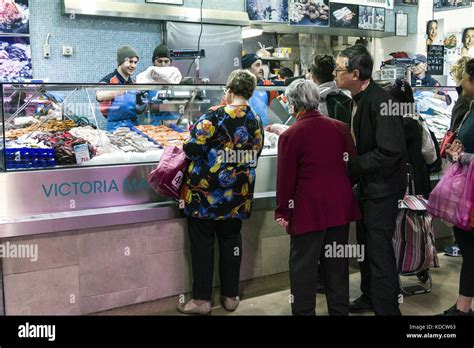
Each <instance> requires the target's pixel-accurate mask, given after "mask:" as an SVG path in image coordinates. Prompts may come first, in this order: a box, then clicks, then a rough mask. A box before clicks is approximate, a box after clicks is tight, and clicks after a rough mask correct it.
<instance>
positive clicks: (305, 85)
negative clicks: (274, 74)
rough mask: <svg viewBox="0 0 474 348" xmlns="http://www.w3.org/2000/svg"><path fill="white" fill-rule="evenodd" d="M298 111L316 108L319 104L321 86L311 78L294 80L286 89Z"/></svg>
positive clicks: (290, 101) (290, 100)
mask: <svg viewBox="0 0 474 348" xmlns="http://www.w3.org/2000/svg"><path fill="white" fill-rule="evenodd" d="M285 95H286V97H287V98H288V101H289V103H290V105H292V106H293V107H294V108H295V111H296V112H301V111H312V110H316V109H317V108H318V106H319V88H318V86H317V85H316V84H315V83H314V82H313V81H310V80H304V79H298V80H296V81H293V82H292V83H291V84H290V85H289V86H288V88H287V89H286V91H285Z"/></svg>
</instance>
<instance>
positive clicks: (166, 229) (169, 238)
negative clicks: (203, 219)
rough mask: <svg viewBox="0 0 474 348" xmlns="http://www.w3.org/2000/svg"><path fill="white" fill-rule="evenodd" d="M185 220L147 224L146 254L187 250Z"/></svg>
mask: <svg viewBox="0 0 474 348" xmlns="http://www.w3.org/2000/svg"><path fill="white" fill-rule="evenodd" d="M187 233H188V230H187V225H186V220H185V219H177V220H167V221H159V222H158V221H157V222H153V223H149V224H148V225H147V230H146V251H147V254H156V253H162V252H169V251H178V250H185V249H189V243H188V238H187Z"/></svg>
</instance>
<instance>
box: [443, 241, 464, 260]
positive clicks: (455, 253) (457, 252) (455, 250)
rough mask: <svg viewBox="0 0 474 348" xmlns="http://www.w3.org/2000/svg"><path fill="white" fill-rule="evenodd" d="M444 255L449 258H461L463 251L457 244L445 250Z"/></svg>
mask: <svg viewBox="0 0 474 348" xmlns="http://www.w3.org/2000/svg"><path fill="white" fill-rule="evenodd" d="M444 253H445V254H446V255H448V256H452V257H459V256H461V249H459V246H458V245H457V244H453V245H450V246H447V247H446V248H444Z"/></svg>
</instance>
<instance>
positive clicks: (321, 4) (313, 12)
mask: <svg viewBox="0 0 474 348" xmlns="http://www.w3.org/2000/svg"><path fill="white" fill-rule="evenodd" d="M288 6H289V11H288V15H289V17H290V24H291V25H308V26H316V27H328V26H329V1H327V0H313V1H311V2H307V1H301V0H290V3H289V5H288Z"/></svg>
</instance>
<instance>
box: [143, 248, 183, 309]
mask: <svg viewBox="0 0 474 348" xmlns="http://www.w3.org/2000/svg"><path fill="white" fill-rule="evenodd" d="M146 273H147V287H148V301H152V300H155V299H159V298H163V297H169V296H174V295H179V294H184V293H186V292H189V291H191V283H192V281H191V257H190V254H189V252H188V251H184V250H181V251H173V252H169V253H160V254H153V255H148V256H147V261H146Z"/></svg>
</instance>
